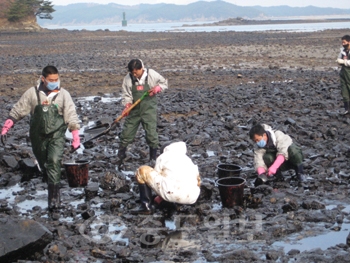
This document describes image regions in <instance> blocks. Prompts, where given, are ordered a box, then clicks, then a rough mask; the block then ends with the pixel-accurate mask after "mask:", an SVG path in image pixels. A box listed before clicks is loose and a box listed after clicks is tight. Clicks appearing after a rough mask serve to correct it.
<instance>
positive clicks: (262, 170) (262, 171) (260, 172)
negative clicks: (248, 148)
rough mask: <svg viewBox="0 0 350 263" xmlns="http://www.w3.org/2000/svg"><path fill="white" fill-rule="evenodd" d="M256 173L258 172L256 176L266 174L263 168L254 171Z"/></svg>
mask: <svg viewBox="0 0 350 263" xmlns="http://www.w3.org/2000/svg"><path fill="white" fill-rule="evenodd" d="M256 171H257V172H258V175H260V174H264V173H265V172H266V171H265V168H264V167H258V169H256Z"/></svg>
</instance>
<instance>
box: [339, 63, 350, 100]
mask: <svg viewBox="0 0 350 263" xmlns="http://www.w3.org/2000/svg"><path fill="white" fill-rule="evenodd" d="M339 76H340V88H341V95H342V97H343V101H344V102H349V101H350V67H345V66H342V68H341V70H340V73H339Z"/></svg>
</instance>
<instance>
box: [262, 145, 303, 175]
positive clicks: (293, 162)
mask: <svg viewBox="0 0 350 263" xmlns="http://www.w3.org/2000/svg"><path fill="white" fill-rule="evenodd" d="M276 154H277V150H276V149H266V152H265V154H264V156H263V160H264V162H265V165H266V166H267V167H270V166H271V165H272V164H273V163H274V162H275V160H276V157H277V155H276ZM303 159H304V156H303V153H302V151H301V148H300V147H298V146H297V145H295V144H294V143H293V144H292V145H291V146H289V147H288V160H287V161H285V162H284V163H283V164H282V165H281V166H280V168H279V170H280V171H287V170H290V169H294V170H296V169H297V168H298V166H299V165H300V164H302V162H303Z"/></svg>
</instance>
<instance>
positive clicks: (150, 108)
mask: <svg viewBox="0 0 350 263" xmlns="http://www.w3.org/2000/svg"><path fill="white" fill-rule="evenodd" d="M128 70H129V73H128V74H127V75H126V76H125V77H124V81H123V87H122V89H123V91H122V99H123V101H122V103H123V105H125V108H124V110H123V113H122V115H124V116H127V118H126V119H125V123H124V127H123V130H122V132H121V135H120V145H119V150H118V158H119V160H118V163H119V165H121V164H122V162H123V160H124V159H125V157H126V147H127V146H128V145H129V144H130V143H131V142H132V141H133V140H134V138H135V135H136V132H137V130H138V127H139V125H140V124H142V127H143V129H144V130H145V133H146V142H147V144H148V146H149V153H150V160H155V159H156V158H157V150H158V145H159V141H158V133H157V97H156V96H154V95H156V94H158V93H160V92H162V91H164V90H165V89H167V88H168V81H167V80H166V79H165V78H163V77H162V76H161V75H160V74H159V73H157V72H156V71H154V70H153V69H146V68H144V65H143V62H142V61H141V60H140V59H132V60H131V61H130V62H129V64H128ZM146 91H149V96H146V97H145V98H144V99H143V100H142V101H141V102H140V103H139V104H138V105H137V106H136V107H135V108H133V109H132V110H131V111H130V112H129V114H127V113H125V112H126V110H127V109H129V108H130V107H131V105H132V104H133V103H134V102H135V101H137V100H138V99H140V98H141V97H142V95H143V94H144V93H145V92H146Z"/></svg>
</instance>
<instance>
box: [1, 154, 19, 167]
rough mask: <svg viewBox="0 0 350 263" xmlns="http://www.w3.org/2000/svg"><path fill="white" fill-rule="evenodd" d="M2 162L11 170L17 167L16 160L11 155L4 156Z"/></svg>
mask: <svg viewBox="0 0 350 263" xmlns="http://www.w3.org/2000/svg"><path fill="white" fill-rule="evenodd" d="M2 160H3V162H5V164H6V165H7V166H9V167H11V168H17V167H18V161H17V160H16V158H15V157H14V156H12V155H5V156H3V158H2Z"/></svg>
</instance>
